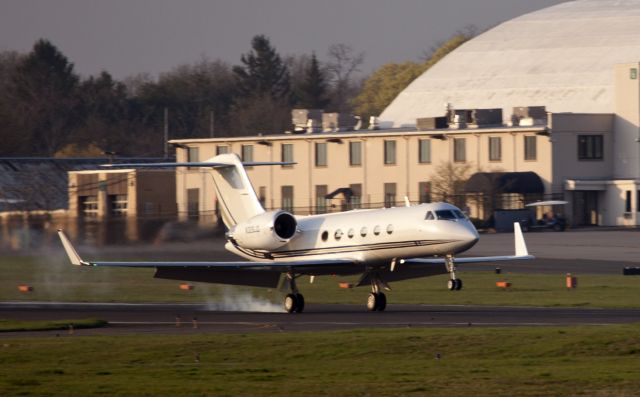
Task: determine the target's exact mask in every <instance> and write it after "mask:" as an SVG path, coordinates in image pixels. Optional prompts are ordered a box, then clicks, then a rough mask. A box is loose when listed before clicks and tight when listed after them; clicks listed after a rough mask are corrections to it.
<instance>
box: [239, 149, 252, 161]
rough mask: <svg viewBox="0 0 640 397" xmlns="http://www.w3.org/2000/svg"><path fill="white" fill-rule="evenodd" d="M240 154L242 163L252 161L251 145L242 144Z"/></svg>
mask: <svg viewBox="0 0 640 397" xmlns="http://www.w3.org/2000/svg"><path fill="white" fill-rule="evenodd" d="M240 154H241V156H242V162H243V163H250V162H252V161H253V145H242V152H241V153H240Z"/></svg>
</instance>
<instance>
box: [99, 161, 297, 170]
mask: <svg viewBox="0 0 640 397" xmlns="http://www.w3.org/2000/svg"><path fill="white" fill-rule="evenodd" d="M294 164H297V163H295V162H291V161H248V162H244V163H242V165H243V166H245V167H259V166H263V165H294ZM234 166H235V164H232V163H220V162H210V161H202V162H193V163H123V164H101V165H100V167H105V168H176V167H203V168H227V167H234Z"/></svg>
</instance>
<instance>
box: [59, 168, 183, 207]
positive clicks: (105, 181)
mask: <svg viewBox="0 0 640 397" xmlns="http://www.w3.org/2000/svg"><path fill="white" fill-rule="evenodd" d="M175 181H176V178H175V176H174V172H173V170H144V171H141V170H130V169H127V170H109V171H71V172H69V212H68V213H69V215H70V216H72V217H82V216H83V208H82V204H81V202H80V200H81V198H82V197H84V196H95V197H96V198H97V213H96V216H95V218H98V219H103V218H109V217H112V216H113V214H111V203H110V199H109V197H113V196H124V197H126V204H127V207H126V215H125V216H126V217H127V218H132V217H137V216H156V215H164V216H174V215H175V213H176V203H175V192H176V189H175Z"/></svg>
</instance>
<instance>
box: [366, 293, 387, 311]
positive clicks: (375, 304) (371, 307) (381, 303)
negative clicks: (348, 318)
mask: <svg viewBox="0 0 640 397" xmlns="http://www.w3.org/2000/svg"><path fill="white" fill-rule="evenodd" d="M386 307H387V296H386V295H385V294H383V293H382V292H379V293H377V294H376V293H374V292H372V293H370V294H369V296H368V297H367V310H368V311H370V312H375V311H379V312H382V311H384V309H386Z"/></svg>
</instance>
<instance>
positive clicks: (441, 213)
mask: <svg viewBox="0 0 640 397" xmlns="http://www.w3.org/2000/svg"><path fill="white" fill-rule="evenodd" d="M424 219H425V220H427V221H432V220H435V219H437V220H445V221H455V220H456V219H467V217H466V216H465V215H464V214H463V213H462V211H460V210H436V211H427V215H426V216H425V217H424Z"/></svg>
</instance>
